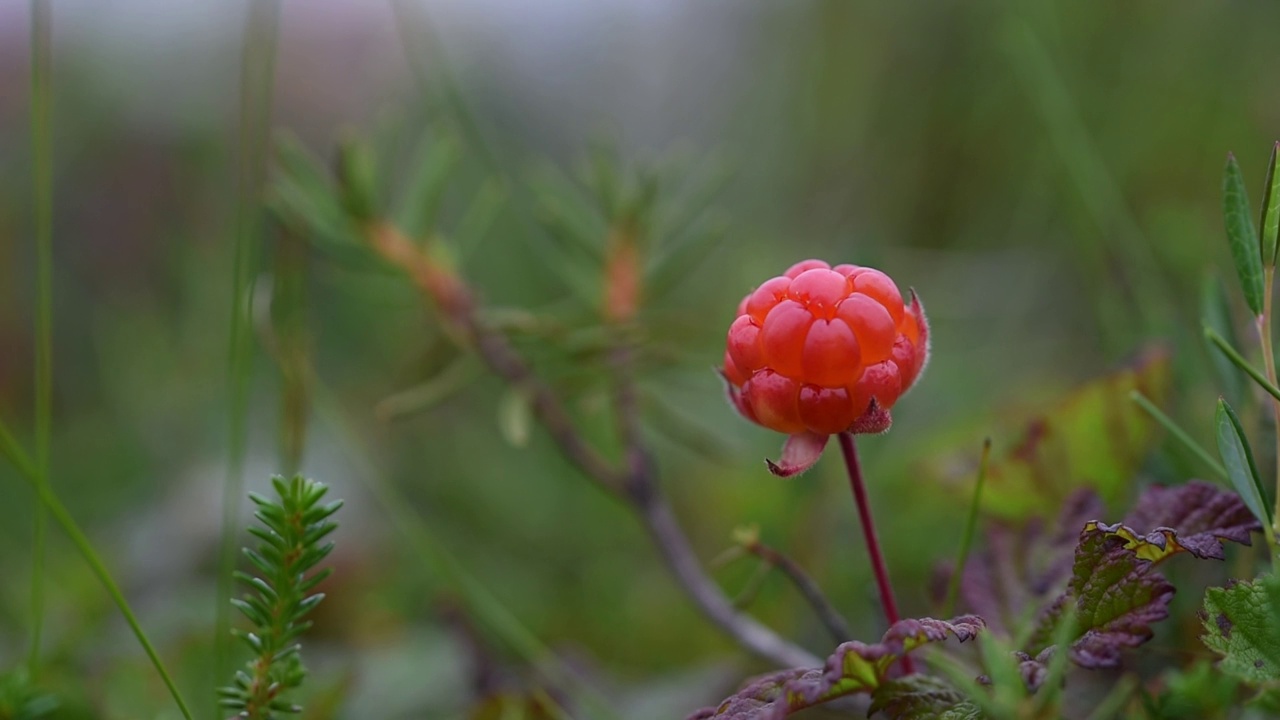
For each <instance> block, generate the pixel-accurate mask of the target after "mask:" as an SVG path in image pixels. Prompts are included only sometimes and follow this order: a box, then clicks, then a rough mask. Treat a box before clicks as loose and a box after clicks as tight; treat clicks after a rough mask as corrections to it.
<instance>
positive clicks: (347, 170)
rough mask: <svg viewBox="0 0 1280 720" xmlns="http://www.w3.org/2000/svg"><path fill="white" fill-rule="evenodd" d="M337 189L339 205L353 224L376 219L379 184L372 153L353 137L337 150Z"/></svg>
mask: <svg viewBox="0 0 1280 720" xmlns="http://www.w3.org/2000/svg"><path fill="white" fill-rule="evenodd" d="M337 174H338V185H339V188H340V189H341V197H342V204H343V206H344V207H345V208H346V210H347V212H348V213H349V214H350V215H351V218H352V219H353V220H355V221H356V222H360V223H363V222H367V221H370V220H373V219H374V218H376V217H377V215H378V190H377V188H378V182H377V172H376V170H375V168H374V159H373V152H372V150H370V148H369V146H368V145H367V144H365V143H364V142H362V141H360V140H359V139H357V138H355V137H350V138H347V139H346V141H344V142H343V143H342V145H341V146H340V147H339V150H338V173H337Z"/></svg>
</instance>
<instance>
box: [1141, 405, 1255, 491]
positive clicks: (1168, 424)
mask: <svg viewBox="0 0 1280 720" xmlns="http://www.w3.org/2000/svg"><path fill="white" fill-rule="evenodd" d="M1129 399H1130V400H1132V401H1133V402H1134V403H1135V404H1136V405H1137V406H1138V407H1140V408H1142V409H1143V410H1145V411H1146V412H1147V414H1148V415H1150V416H1151V418H1152V419H1153V420H1155V421H1156V422H1158V423H1160V424H1161V425H1163V426H1164V429H1165V430H1168V431H1169V434H1170V435H1172V436H1174V437H1175V438H1177V439H1178V441H1179V442H1181V443H1182V444H1183V445H1185V446H1186V448H1187V449H1188V450H1190V451H1191V452H1192V454H1194V455H1195V456H1196V457H1198V458H1200V460H1201V461H1202V462H1203V463H1204V464H1205V465H1208V466H1209V468H1210V469H1211V470H1213V471H1214V472H1215V473H1217V475H1218V477H1220V478H1222V479H1223V480H1229V479H1230V478H1229V477H1228V476H1227V469H1226V468H1224V467H1222V463H1220V462H1218V461H1217V460H1215V459H1214V458H1213V456H1212V455H1210V454H1209V451H1208V450H1205V449H1204V447H1203V446H1201V445H1200V443H1198V442H1196V441H1195V440H1194V439H1192V437H1191V436H1190V435H1188V434H1187V431H1185V430H1183V429H1182V428H1181V427H1178V424H1177V423H1175V422H1174V421H1173V418H1171V417H1169V416H1168V415H1165V414H1164V413H1163V412H1161V411H1160V408H1158V407H1156V405H1155V403H1153V402H1151V400H1150V399H1149V398H1148V397H1147V396H1146V395H1143V394H1142V391H1140V390H1133V391H1131V392H1130V393H1129Z"/></svg>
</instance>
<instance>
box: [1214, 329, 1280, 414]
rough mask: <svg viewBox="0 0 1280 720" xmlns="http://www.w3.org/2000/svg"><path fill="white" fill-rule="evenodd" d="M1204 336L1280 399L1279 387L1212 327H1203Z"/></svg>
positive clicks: (1273, 395)
mask: <svg viewBox="0 0 1280 720" xmlns="http://www.w3.org/2000/svg"><path fill="white" fill-rule="evenodd" d="M1204 336H1205V337H1206V338H1208V340H1209V342H1211V343H1213V344H1214V345H1215V346H1216V347H1217V348H1218V349H1219V350H1221V351H1222V354H1223V355H1226V356H1227V359H1228V360H1230V361H1231V362H1232V363H1234V364H1235V366H1236V367H1238V368H1240V369H1241V370H1243V371H1245V372H1246V373H1247V374H1248V375H1249V377H1251V378H1253V381H1254V382H1256V383H1258V385H1259V387H1261V388H1262V389H1263V390H1266V391H1267V392H1268V393H1270V394H1271V396H1272V397H1274V398H1276V399H1277V400H1280V388H1277V387H1276V386H1275V385H1272V384H1271V382H1270V381H1269V380H1267V377H1266V376H1265V375H1263V374H1262V371H1260V370H1258V369H1257V368H1255V367H1254V366H1252V365H1250V364H1249V361H1248V360H1245V359H1244V357H1243V356H1242V355H1241V354H1240V353H1239V351H1237V350H1236V349H1235V348H1233V347H1231V345H1230V344H1228V343H1227V341H1226V340H1224V339H1223V337H1222V336H1221V335H1219V334H1218V333H1217V332H1216V331H1214V329H1213V328H1208V327H1207V328H1205V329H1204Z"/></svg>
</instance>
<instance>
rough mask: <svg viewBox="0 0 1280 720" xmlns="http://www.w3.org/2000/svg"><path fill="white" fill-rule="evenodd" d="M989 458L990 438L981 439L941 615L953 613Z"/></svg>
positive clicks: (971, 542)
mask: <svg viewBox="0 0 1280 720" xmlns="http://www.w3.org/2000/svg"><path fill="white" fill-rule="evenodd" d="M990 460H991V438H987V439H985V440H983V441H982V459H981V460H980V461H979V462H978V482H977V483H976V484H975V485H974V486H973V500H972V501H970V503H969V517H968V519H966V520H965V523H964V534H963V535H961V536H960V551H959V553H957V554H956V569H955V572H954V573H952V575H951V582H950V583H948V585H947V600H946V602H945V603H944V604H943V606H942V607H943V610H942V617H951V616H952V615H954V614H955V608H956V598H958V597H959V596H960V578H961V577H963V576H964V566H965V563H966V562H968V560H969V549H970V548H971V547H972V546H973V534H974V531H975V530H976V529H977V527H978V510H979V509H980V508H981V506H982V487H983V485H985V484H986V481H987V463H988V462H990Z"/></svg>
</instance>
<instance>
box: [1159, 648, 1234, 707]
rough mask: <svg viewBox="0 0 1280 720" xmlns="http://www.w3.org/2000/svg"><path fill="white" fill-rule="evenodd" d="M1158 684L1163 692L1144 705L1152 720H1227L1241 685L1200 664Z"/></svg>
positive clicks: (1173, 673)
mask: <svg viewBox="0 0 1280 720" xmlns="http://www.w3.org/2000/svg"><path fill="white" fill-rule="evenodd" d="M1159 684H1160V685H1161V686H1163V687H1164V692H1162V693H1161V694H1160V695H1158V696H1156V697H1154V698H1148V699H1147V701H1146V702H1145V705H1146V708H1145V709H1146V712H1147V716H1148V718H1150V720H1211V719H1213V720H1225V718H1227V717H1228V716H1229V715H1228V710H1227V709H1228V708H1230V707H1231V706H1232V705H1233V704H1235V702H1236V696H1237V690H1238V688H1239V685H1240V681H1239V680H1237V679H1236V678H1234V677H1232V676H1230V675H1228V674H1226V673H1223V672H1220V671H1219V670H1218V669H1217V668H1215V667H1214V666H1213V664H1212V663H1209V662H1207V661H1200V662H1197V663H1195V664H1194V665H1192V666H1191V667H1189V668H1185V669H1175V670H1170V671H1168V672H1166V673H1164V675H1163V676H1162V677H1161V681H1160V683H1159Z"/></svg>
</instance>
